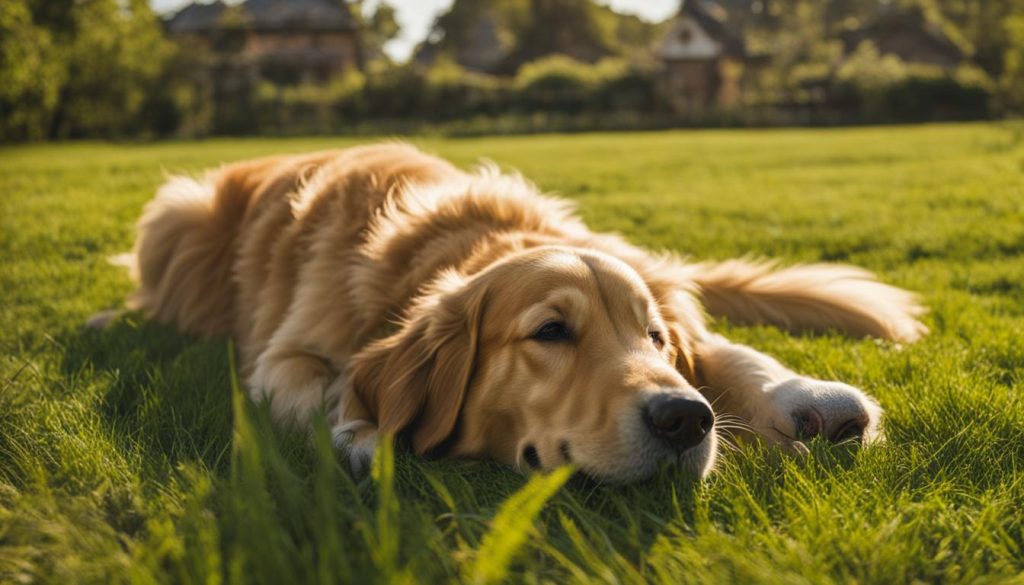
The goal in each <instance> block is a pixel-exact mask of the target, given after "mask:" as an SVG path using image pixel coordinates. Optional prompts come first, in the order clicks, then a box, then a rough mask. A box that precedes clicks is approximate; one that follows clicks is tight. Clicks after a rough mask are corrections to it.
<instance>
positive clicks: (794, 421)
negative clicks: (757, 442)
mask: <svg viewBox="0 0 1024 585" xmlns="http://www.w3.org/2000/svg"><path fill="white" fill-rule="evenodd" d="M697 354H698V363H699V368H700V374H701V383H702V384H704V387H703V388H701V391H702V392H703V393H704V395H705V396H706V397H707V398H708V400H709V401H711V403H712V406H713V408H714V410H715V412H716V413H720V414H721V413H725V414H731V415H734V416H738V417H740V418H742V419H743V421H744V422H745V423H746V424H748V425H750V427H752V429H753V430H754V431H756V432H757V433H758V434H760V435H762V436H764V437H765V438H766V439H768V441H769V442H772V443H775V444H779V445H782V446H785V447H789V448H792V449H795V450H797V451H801V452H802V451H806V446H805V445H804V444H803V442H802V441H804V440H808V439H811V438H813V437H817V436H820V437H824V438H826V439H828V440H830V441H837V442H838V441H846V440H856V441H862V442H871V441H874V440H876V439H878V438H880V437H881V424H880V423H881V417H882V409H881V407H879V406H878V403H876V402H875V401H874V400H873V399H872V398H871V397H869V396H868V395H866V394H865V393H864V392H863V391H861V390H859V389H857V388H854V387H853V386H850V385H847V384H843V383H842V382H829V381H823V380H816V379H814V378H809V377H806V376H800V375H798V374H796V373H794V372H793V371H791V370H789V369H788V368H786V367H785V366H783V365H782V364H780V363H779V362H778V361H777V360H775V359H774V358H771V357H769V356H767V355H764V354H762V353H760V352H758V351H755V350H754V349H751V348H749V347H747V346H744V345H739V344H736V343H732V342H730V341H728V340H727V339H725V338H724V337H722V336H720V335H714V334H711V335H708V336H707V337H706V338H705V339H704V340H703V341H702V342H701V343H700V344H699V346H698V349H697Z"/></svg>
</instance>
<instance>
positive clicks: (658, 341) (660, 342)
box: [647, 331, 665, 349]
mask: <svg viewBox="0 0 1024 585" xmlns="http://www.w3.org/2000/svg"><path fill="white" fill-rule="evenodd" d="M647 335H650V336H651V341H653V342H654V345H657V346H658V349H661V348H663V347H665V340H664V339H662V338H661V332H660V331H648V332H647Z"/></svg>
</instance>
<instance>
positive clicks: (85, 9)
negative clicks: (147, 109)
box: [51, 0, 171, 138]
mask: <svg viewBox="0 0 1024 585" xmlns="http://www.w3.org/2000/svg"><path fill="white" fill-rule="evenodd" d="M70 14H71V18H72V19H73V22H74V31H73V35H72V36H71V37H70V38H66V39H64V43H65V45H64V51H65V55H66V63H67V70H68V78H67V83H66V84H65V85H64V87H63V88H62V92H61V95H62V99H61V102H60V104H59V106H58V110H57V117H56V119H55V123H54V126H53V129H52V131H51V136H53V137H58V138H65V137H76V136H117V135H125V134H132V133H134V131H136V130H137V129H138V128H139V126H140V122H141V121H140V120H139V119H138V118H137V116H138V114H139V113H140V112H141V111H142V107H143V104H144V102H145V100H146V97H147V95H148V93H149V92H152V91H159V88H157V87H155V82H156V81H157V80H158V79H159V76H160V74H161V71H162V68H163V65H164V63H165V62H166V60H167V59H168V57H169V56H170V53H171V46H170V45H169V43H168V42H167V41H166V40H165V39H164V37H163V33H162V31H161V29H160V25H159V23H158V22H157V19H156V16H155V15H154V14H153V11H152V10H151V9H150V7H149V4H148V3H147V2H146V0H128V1H126V2H123V1H118V0H90V1H88V2H75V3H74V4H73V6H72V8H71V11H70Z"/></svg>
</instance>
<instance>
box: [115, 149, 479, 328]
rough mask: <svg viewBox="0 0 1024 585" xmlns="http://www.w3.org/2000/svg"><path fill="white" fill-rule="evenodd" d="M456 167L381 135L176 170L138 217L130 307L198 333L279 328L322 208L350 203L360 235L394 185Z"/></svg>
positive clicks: (351, 222) (353, 233)
mask: <svg viewBox="0 0 1024 585" xmlns="http://www.w3.org/2000/svg"><path fill="white" fill-rule="evenodd" d="M458 173H459V171H457V170H456V169H455V168H454V167H452V166H451V165H450V164H448V163H447V162H444V161H442V160H440V159H437V158H435V157H431V156H428V155H425V154H423V153H421V152H420V151H418V150H417V149H415V148H413V147H411V146H407V145H402V144H382V145H375V146H368V147H361V148H353V149H349V150H344V151H328V152H317V153H312V154H307V155H297V156H277V157H269V158H263V159H258V160H254V161H245V162H241V163H235V164H231V165H227V166H224V167H222V168H220V169H217V170H215V171H212V172H210V173H208V174H207V175H206V176H205V177H204V178H202V179H201V180H196V179H193V178H189V177H173V178H171V179H170V180H168V182H167V183H165V184H164V185H163V186H162V187H161V188H160V189H159V191H158V192H157V195H156V197H155V198H154V199H153V200H152V201H151V202H150V203H149V204H148V205H147V206H146V209H145V212H144V213H143V216H142V218H141V219H140V220H139V224H138V236H137V239H136V244H135V249H134V251H133V254H132V258H131V260H130V265H131V270H132V274H133V276H134V277H135V279H136V280H137V281H138V288H137V290H136V291H135V293H134V294H133V295H132V297H131V299H130V301H129V307H130V308H132V309H139V310H142V311H143V312H144V313H145V314H146V315H147V316H148V317H150V318H153V319H156V320H159V321H163V322H167V323H173V324H175V325H177V326H178V327H179V328H181V329H183V330H185V331H188V332H191V333H195V334H200V335H214V334H226V333H234V334H236V335H237V336H238V337H239V338H240V339H241V340H244V339H248V338H250V337H252V335H253V333H254V332H259V331H260V330H268V331H272V330H273V329H274V327H275V326H276V321H277V320H278V319H280V316H281V315H283V313H284V312H285V310H286V309H287V306H288V301H289V299H290V294H291V289H292V287H291V284H292V281H293V280H294V278H295V276H296V274H295V272H296V269H297V267H298V266H300V265H301V262H295V261H291V258H293V257H295V256H301V255H302V253H303V248H304V247H305V246H308V245H309V244H310V239H309V238H304V237H303V236H304V235H305V234H308V233H309V232H311V231H312V230H313V229H315V226H316V223H317V221H319V219H320V218H323V217H326V216H327V215H328V214H327V213H325V212H326V211H327V210H326V209H323V208H325V207H328V206H337V205H341V206H343V207H344V208H345V209H344V210H343V213H344V216H345V217H346V223H347V225H348V226H349V227H350V229H349V230H348V233H347V234H346V236H345V237H346V238H347V239H349V240H351V241H350V242H349V245H354V244H356V243H357V241H358V240H359V239H360V238H362V237H363V234H364V232H365V231H366V228H367V226H368V224H369V222H370V220H371V218H372V217H373V215H374V214H375V213H376V211H377V210H378V209H379V208H380V207H381V206H382V205H383V204H384V203H385V201H386V200H387V198H388V196H389V194H392V193H394V191H395V190H396V189H401V188H402V186H403V185H406V184H411V183H417V182H423V181H432V180H440V179H442V178H445V177H448V176H453V175H456V174H458ZM318 185H321V186H322V185H328V186H329V187H330V188H329V189H326V190H325V189H318V188H317V186H318ZM325 191H327V192H328V194H333V195H336V196H334V197H326V196H324V195H325ZM237 315H245V318H244V319H237V317H236V316H237ZM239 328H243V329H247V330H246V331H240V330H239ZM238 334H241V335H238Z"/></svg>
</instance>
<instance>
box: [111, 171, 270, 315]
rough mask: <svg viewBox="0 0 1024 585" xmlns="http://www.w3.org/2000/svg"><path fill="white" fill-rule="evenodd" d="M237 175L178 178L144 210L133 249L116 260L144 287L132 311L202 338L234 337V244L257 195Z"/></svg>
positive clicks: (131, 305) (133, 300)
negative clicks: (134, 310)
mask: <svg viewBox="0 0 1024 585" xmlns="http://www.w3.org/2000/svg"><path fill="white" fill-rule="evenodd" d="M233 176H236V177H237V174H234V173H215V174H212V175H210V176H209V177H207V178H206V179H204V180H196V179H193V178H191V177H172V178H170V179H169V180H168V181H167V182H166V183H165V184H164V185H163V186H162V187H161V188H160V189H159V190H158V191H157V194H156V197H155V198H154V199H153V200H152V201H150V202H149V204H148V205H146V209H145V211H144V212H143V214H142V218H141V219H140V220H139V223H138V234H137V237H136V241H135V249H134V250H133V251H132V253H131V254H126V255H122V256H119V257H116V258H115V259H113V261H114V262H115V263H118V264H122V265H124V266H126V267H127V268H128V269H129V271H130V272H131V275H132V278H133V279H134V280H135V281H136V282H137V283H138V288H137V289H136V291H135V292H134V293H133V294H132V295H131V296H130V297H129V299H128V308H129V309H139V310H142V311H143V312H144V313H145V315H146V316H147V317H149V318H152V319H156V320H158V321H163V322H166V323H173V324H175V325H177V326H178V327H179V328H181V329H183V330H185V331H189V332H191V333H196V334H200V335H215V334H222V333H227V332H229V331H230V328H231V324H232V320H233V314H232V311H233V306H234V299H235V293H234V288H235V285H234V282H233V279H232V272H233V266H232V264H233V258H234V241H235V235H236V233H237V232H238V228H239V226H240V224H241V222H242V218H243V216H244V214H245V210H246V207H247V205H248V200H249V196H250V193H251V190H250V189H248V188H247V187H248V186H247V185H241V184H236V183H237V182H238V181H234V180H232V177H233Z"/></svg>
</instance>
